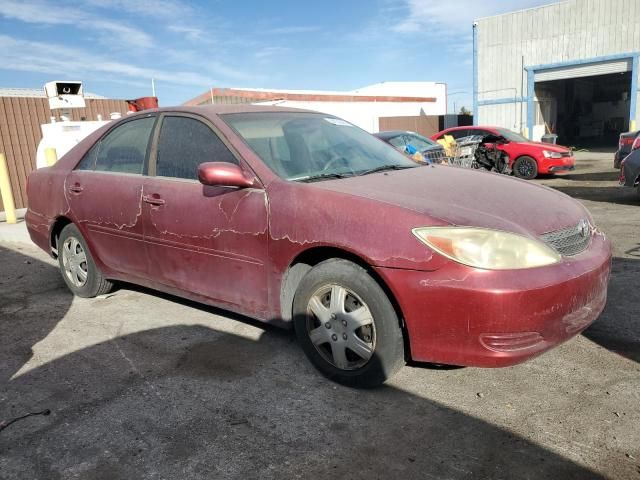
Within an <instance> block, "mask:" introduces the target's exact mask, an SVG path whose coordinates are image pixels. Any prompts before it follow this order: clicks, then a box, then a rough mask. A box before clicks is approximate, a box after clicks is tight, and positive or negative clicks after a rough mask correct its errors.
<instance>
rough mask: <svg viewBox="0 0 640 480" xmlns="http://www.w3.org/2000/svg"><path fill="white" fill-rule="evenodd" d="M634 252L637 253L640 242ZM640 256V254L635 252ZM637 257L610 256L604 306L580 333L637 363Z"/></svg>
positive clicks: (639, 286) (639, 327)
mask: <svg viewBox="0 0 640 480" xmlns="http://www.w3.org/2000/svg"><path fill="white" fill-rule="evenodd" d="M630 251H633V252H636V251H637V252H640V244H639V245H638V247H636V249H631V250H630ZM638 255H639V256H640V253H638ZM638 291H640V259H636V258H620V257H615V258H614V259H613V265H612V272H611V280H610V282H609V291H608V299H607V305H606V307H605V309H604V311H603V312H602V314H601V315H600V318H598V320H597V321H596V322H595V323H594V324H593V325H591V326H590V327H589V328H588V329H587V330H585V331H584V332H583V335H584V336H585V337H587V338H588V339H589V340H591V341H593V342H595V343H597V344H598V345H601V346H602V347H604V348H606V349H607V350H610V351H612V352H615V353H617V354H619V355H622V356H624V357H626V358H629V359H631V360H633V361H635V362H639V363H640V334H639V333H638V332H640V304H639V303H638V300H637V298H638V296H637V292H638Z"/></svg>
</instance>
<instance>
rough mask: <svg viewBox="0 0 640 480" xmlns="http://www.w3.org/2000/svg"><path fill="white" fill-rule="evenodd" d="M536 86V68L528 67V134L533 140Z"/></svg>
mask: <svg viewBox="0 0 640 480" xmlns="http://www.w3.org/2000/svg"><path fill="white" fill-rule="evenodd" d="M535 88H536V82H535V70H529V69H527V136H528V137H529V140H533V97H534V95H535Z"/></svg>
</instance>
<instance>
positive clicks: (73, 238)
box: [58, 223, 113, 298]
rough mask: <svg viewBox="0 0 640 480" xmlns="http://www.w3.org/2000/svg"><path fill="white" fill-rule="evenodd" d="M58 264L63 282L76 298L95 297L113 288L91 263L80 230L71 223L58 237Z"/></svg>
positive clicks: (89, 254) (91, 259) (91, 260)
mask: <svg viewBox="0 0 640 480" xmlns="http://www.w3.org/2000/svg"><path fill="white" fill-rule="evenodd" d="M58 263H59V264H60V272H61V273H62V278H63V279H64V282H65V283H66V284H67V287H69V290H71V291H72V292H73V294H74V295H77V296H78V297H85V298H89V297H95V296H96V295H102V294H105V293H108V292H110V291H111V289H112V288H113V283H111V282H110V281H109V280H107V279H105V278H104V276H103V275H102V272H100V270H99V269H98V267H97V266H96V264H95V262H94V261H93V258H92V257H91V253H90V252H89V249H88V248H87V243H86V242H85V240H84V238H83V237H82V234H81V233H80V230H78V227H76V226H75V225H74V224H72V223H70V224H69V225H67V226H66V227H64V228H63V229H62V232H60V236H59V237H58Z"/></svg>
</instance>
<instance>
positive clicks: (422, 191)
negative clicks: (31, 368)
mask: <svg viewBox="0 0 640 480" xmlns="http://www.w3.org/2000/svg"><path fill="white" fill-rule="evenodd" d="M28 193H29V208H28V212H27V216H26V218H27V226H28V229H29V232H30V234H31V238H32V239H33V241H34V242H35V243H36V244H37V245H39V246H40V247H41V248H43V249H44V250H46V251H47V252H49V253H50V254H51V255H52V256H53V257H55V258H57V259H58V261H59V264H60V270H61V272H62V277H63V278H64V281H65V282H66V284H67V285H68V287H69V288H70V289H71V291H72V292H73V293H74V294H76V295H78V296H81V297H92V296H95V295H99V294H104V293H105V292H108V291H109V290H110V289H111V288H112V286H113V282H115V281H127V282H132V283H137V284H140V285H144V286H147V287H150V288H153V289H157V290H161V291H164V292H168V293H172V294H175V295H179V296H182V297H186V298H190V299H193V300H196V301H200V302H204V303H207V304H211V305H215V306H218V307H221V308H224V309H227V310H231V311H235V312H238V313H241V314H244V315H247V316H250V317H253V318H256V319H259V320H262V321H264V322H268V323H272V324H276V325H280V326H284V327H293V328H295V331H296V334H297V337H298V339H299V341H300V344H301V346H302V348H303V350H304V352H305V353H306V355H307V356H308V358H309V360H310V361H311V362H312V363H313V364H314V365H315V366H316V367H317V368H318V369H319V370H320V371H321V372H322V373H323V374H324V375H326V376H327V377H329V378H331V379H334V380H336V381H338V382H341V383H344V384H347V385H352V386H365V387H366V386H374V385H378V384H380V383H382V382H384V381H385V380H386V379H388V378H389V377H391V376H392V375H393V374H394V373H395V372H396V371H397V370H398V369H399V368H400V367H401V366H402V365H404V364H405V362H407V361H409V360H412V361H414V362H435V363H441V364H452V365H469V366H480V367H500V366H507V365H513V364H516V363H519V362H522V361H525V360H527V359H530V358H532V357H535V356H536V355H538V354H540V353H542V352H544V351H546V350H549V349H550V348H552V347H553V346H555V345H558V344H560V343H562V342H563V341H565V340H567V339H569V338H570V337H572V336H574V335H576V334H577V333H579V332H581V331H582V330H584V329H585V328H586V327H587V326H588V325H589V324H591V323H592V322H593V321H594V320H595V319H596V317H598V315H599V314H600V312H601V311H602V309H603V308H604V305H605V301H606V293H607V282H608V278H609V271H610V261H611V248H610V244H609V241H608V240H607V239H606V238H605V235H604V234H603V233H602V232H600V231H599V230H598V229H597V228H596V226H595V225H594V223H593V220H592V218H591V216H590V215H589V213H588V212H587V210H586V209H585V208H584V207H583V206H582V205H581V204H580V203H578V202H577V201H574V200H572V199H571V198H569V197H568V196H566V195H564V194H561V193H559V192H556V191H554V190H551V189H549V188H545V187H540V186H537V185H532V184H528V183H527V182H523V181H520V180H516V179H512V178H507V177H504V176H501V175H495V174H491V173H483V172H478V171H471V170H465V169H458V168H447V167H439V166H420V165H418V164H416V163H414V162H412V161H411V160H409V159H408V158H406V157H405V156H404V155H402V154H401V153H399V152H397V151H396V150H395V149H394V148H393V147H391V146H389V145H387V144H385V143H384V142H382V141H380V140H378V139H376V138H375V137H373V136H371V135H369V134H368V133H366V132H364V131H363V130H360V129H359V128H357V127H355V126H353V125H352V124H350V123H348V122H345V121H344V120H341V119H339V118H336V117H333V116H330V115H326V114H322V113H316V112H308V111H302V110H293V109H284V108H278V107H256V106H247V105H227V106H208V107H178V108H169V109H159V110H151V111H145V112H141V113H138V114H134V115H131V116H128V117H126V118H124V119H121V120H119V121H116V122H113V123H110V124H109V125H106V126H105V127H103V128H102V129H101V130H99V131H97V132H95V133H93V134H92V135H90V136H89V137H88V138H86V139H85V140H83V141H82V142H81V143H80V144H78V145H77V146H76V147H75V148H74V149H73V150H71V151H70V152H69V153H68V154H67V155H65V156H64V157H63V158H61V159H60V161H59V162H58V163H57V164H56V165H54V166H52V167H48V168H43V169H40V170H37V171H36V172H34V173H32V174H31V176H30V177H29V186H28ZM133 320H134V319H132V321H133ZM238 361H239V362H241V361H243V360H242V359H241V358H238Z"/></svg>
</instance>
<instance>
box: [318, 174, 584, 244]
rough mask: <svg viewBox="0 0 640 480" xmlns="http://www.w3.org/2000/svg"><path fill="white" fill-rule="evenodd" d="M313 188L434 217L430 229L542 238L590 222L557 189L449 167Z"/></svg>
mask: <svg viewBox="0 0 640 480" xmlns="http://www.w3.org/2000/svg"><path fill="white" fill-rule="evenodd" d="M313 185H314V186H315V187H318V188H321V189H325V190H331V191H334V192H340V193H343V194H347V195H354V196H358V197H363V198H368V199H370V200H373V201H376V202H379V203H380V204H387V205H394V206H397V207H401V208H405V209H409V210H412V211H414V212H416V213H420V214H423V215H425V216H426V217H429V218H425V222H424V223H425V225H415V226H416V227H418V226H430V225H438V224H440V225H442V224H451V225H464V226H474V227H484V228H494V229H499V230H504V231H509V232H514V233H520V234H524V235H531V236H538V235H541V234H543V233H548V232H551V231H554V230H558V229H561V228H566V227H568V226H572V225H576V224H577V223H578V221H580V220H581V219H585V218H588V213H587V212H586V210H585V208H584V207H583V206H582V205H581V204H580V203H578V202H577V201H575V200H573V199H572V198H570V197H569V196H567V195H565V194H563V193H560V192H557V191H556V190H552V189H550V188H547V187H542V186H539V185H535V184H532V183H529V182H526V181H523V180H518V179H515V178H510V177H507V176H504V175H499V174H495V173H489V172H481V171H477V170H467V169H463V168H456V167H449V166H424V167H416V168H411V169H406V170H396V171H389V172H383V173H376V174H370V175H364V176H359V177H350V178H344V179H339V180H329V181H325V182H318V183H314V184H313ZM380 207H382V205H380ZM372 215H375V208H374V209H373V210H372Z"/></svg>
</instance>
